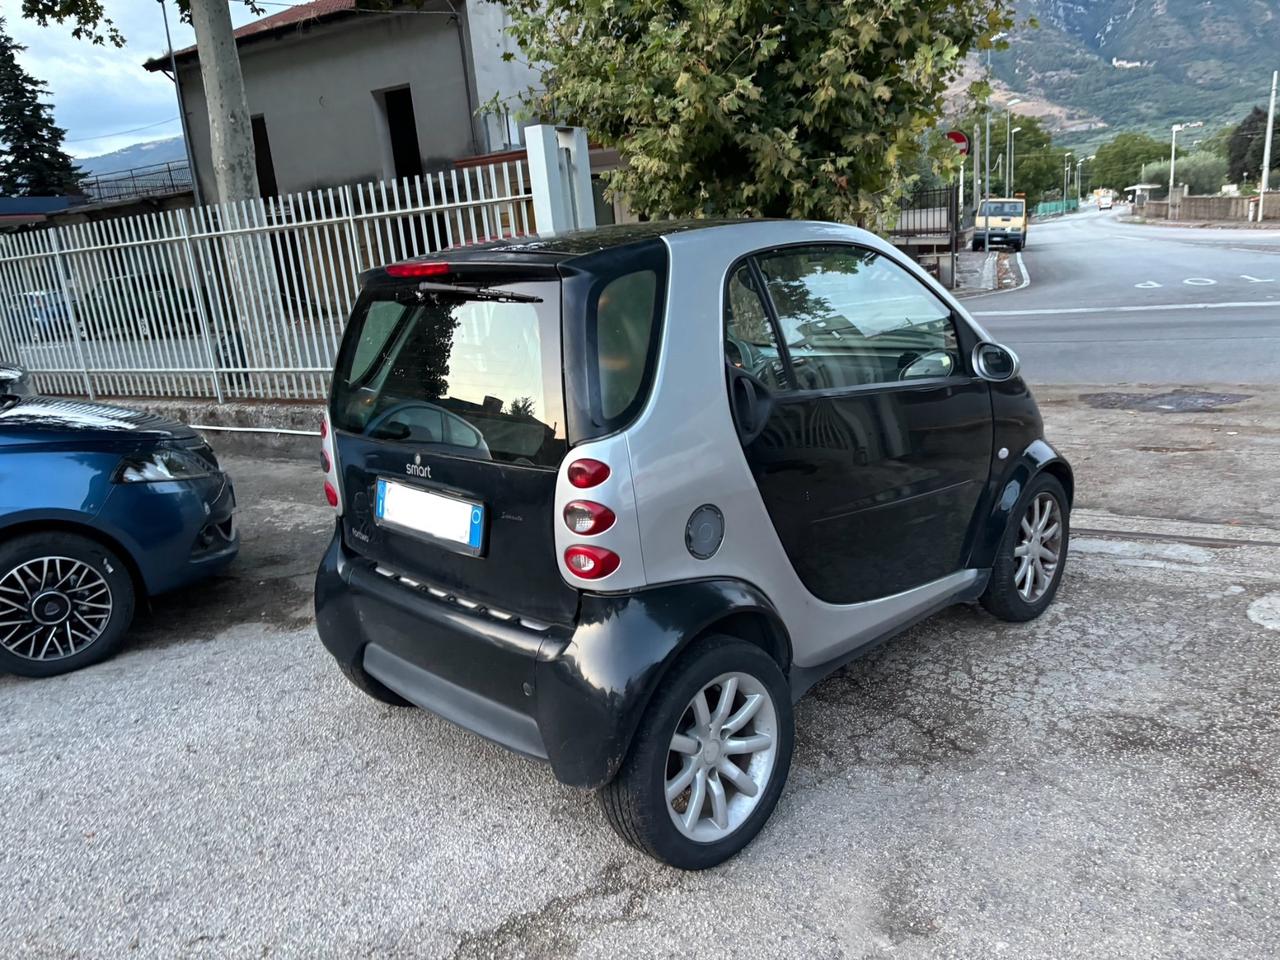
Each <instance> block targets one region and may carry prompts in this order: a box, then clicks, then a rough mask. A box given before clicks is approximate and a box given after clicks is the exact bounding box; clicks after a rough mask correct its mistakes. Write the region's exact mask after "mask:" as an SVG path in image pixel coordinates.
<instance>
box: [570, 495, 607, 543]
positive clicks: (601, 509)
mask: <svg viewBox="0 0 1280 960" xmlns="http://www.w3.org/2000/svg"><path fill="white" fill-rule="evenodd" d="M616 519H618V518H617V517H615V516H614V514H613V511H612V510H610V509H609V508H608V507H606V506H605V505H604V504H602V503H595V502H593V501H591V500H574V501H573V502H572V503H569V504H567V505H566V506H565V508H564V522H565V523H566V524H567V525H568V527H569V529H570V530H572V531H573V532H574V533H576V534H578V535H579V536H583V537H590V536H593V535H594V534H597V533H604V532H605V531H606V530H608V529H609V528H610V527H612V526H613V521H614V520H616Z"/></svg>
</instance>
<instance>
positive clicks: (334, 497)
mask: <svg viewBox="0 0 1280 960" xmlns="http://www.w3.org/2000/svg"><path fill="white" fill-rule="evenodd" d="M324 498H325V499H326V500H328V501H329V506H331V507H336V506H337V505H338V491H337V490H335V489H334V486H333V484H332V483H330V482H329V481H328V480H326V481H325V482H324Z"/></svg>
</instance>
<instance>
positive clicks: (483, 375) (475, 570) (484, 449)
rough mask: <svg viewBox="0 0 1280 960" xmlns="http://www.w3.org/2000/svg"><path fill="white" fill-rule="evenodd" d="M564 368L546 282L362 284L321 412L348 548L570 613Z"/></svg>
mask: <svg viewBox="0 0 1280 960" xmlns="http://www.w3.org/2000/svg"><path fill="white" fill-rule="evenodd" d="M561 370H562V359H561V346H560V284H559V282H558V281H556V280H545V279H540V280H528V279H523V280H522V279H518V278H513V279H511V280H508V281H501V280H493V279H487V280H486V286H485V287H483V288H480V287H467V286H461V285H459V286H450V285H449V284H443V283H435V282H430V283H422V284H417V283H412V282H410V283H406V284H403V285H400V286H374V287H371V288H370V289H368V290H366V291H365V293H363V294H362V295H361V298H360V300H359V302H358V303H357V305H356V309H355V311H354V314H353V316H352V318H351V322H350V323H349V325H348V328H347V332H346V335H345V337H344V341H343V346H342V350H341V352H340V354H339V358H338V363H337V369H336V370H335V374H334V382H333V394H332V400H331V409H330V415H331V418H332V422H333V426H334V429H335V438H336V440H337V454H338V461H339V469H340V470H341V471H342V474H341V479H342V486H343V491H342V492H343V497H344V498H345V505H344V506H345V510H344V514H343V527H344V530H343V534H344V539H345V541H346V544H347V546H348V548H350V549H351V550H353V551H355V552H356V553H359V554H361V555H364V556H366V557H368V558H370V559H372V560H375V561H377V562H379V563H381V564H383V565H384V566H385V567H387V568H389V569H391V570H393V571H395V572H397V573H400V574H402V575H405V576H408V577H410V578H413V579H416V580H419V581H421V582H422V583H423V584H424V585H428V586H435V587H439V588H440V589H444V590H447V591H449V592H450V593H454V594H455V595H456V596H458V597H459V598H460V599H462V600H465V601H469V602H476V603H480V604H482V605H485V606H491V607H493V608H496V609H499V610H501V611H504V612H509V613H515V614H519V615H522V616H525V617H527V618H532V619H538V620H547V621H557V622H568V621H570V620H571V619H572V617H573V615H574V613H575V611H576V606H577V594H576V592H575V591H573V590H572V589H571V588H570V587H568V585H567V584H565V583H564V581H563V580H562V579H561V578H560V574H559V570H558V563H557V558H556V555H555V537H554V528H553V526H552V524H553V522H554V518H553V516H552V513H553V509H554V499H555V486H556V470H557V467H558V466H559V464H560V461H561V460H562V459H563V458H564V455H565V453H566V451H567V449H568V444H567V442H566V435H565V417H564V387H563V383H562V374H561ZM468 508H473V509H472V510H471V511H470V512H469V510H468Z"/></svg>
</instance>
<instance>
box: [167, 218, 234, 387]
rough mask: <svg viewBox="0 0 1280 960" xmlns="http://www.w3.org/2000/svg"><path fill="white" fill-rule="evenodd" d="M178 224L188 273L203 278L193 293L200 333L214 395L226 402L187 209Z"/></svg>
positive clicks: (194, 278)
mask: <svg viewBox="0 0 1280 960" xmlns="http://www.w3.org/2000/svg"><path fill="white" fill-rule="evenodd" d="M178 225H179V226H180V227H182V249H183V252H184V253H185V254H186V257H187V275H188V276H189V277H191V279H192V281H195V280H197V279H199V280H201V283H200V286H199V287H197V288H196V290H195V291H194V293H193V295H194V296H195V300H196V316H198V317H199V318H200V334H201V336H202V337H203V338H204V351H205V354H206V356H207V357H208V360H209V376H210V377H211V378H212V379H213V395H214V396H215V397H216V398H217V400H218V403H223V402H225V401H224V400H223V398H222V377H221V376H220V375H219V373H218V356H217V354H216V353H214V350H213V336H212V335H211V334H210V332H209V313H208V311H207V310H206V309H205V290H206V287H205V284H204V283H203V280H204V274H202V273H200V274H198V273H196V258H195V254H194V253H192V250H191V231H189V230H188V229H187V211H186V210H179V211H178Z"/></svg>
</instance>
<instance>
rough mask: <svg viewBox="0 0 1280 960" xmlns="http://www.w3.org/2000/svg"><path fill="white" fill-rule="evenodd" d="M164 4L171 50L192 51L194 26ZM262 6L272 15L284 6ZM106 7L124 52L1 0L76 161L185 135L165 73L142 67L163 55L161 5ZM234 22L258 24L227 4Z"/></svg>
mask: <svg viewBox="0 0 1280 960" xmlns="http://www.w3.org/2000/svg"><path fill="white" fill-rule="evenodd" d="M165 3H166V6H167V7H168V11H169V29H170V30H171V31H172V32H173V46H174V49H175V50H181V49H182V48H183V47H187V46H191V45H192V44H194V43H195V35H194V34H193V33H192V32H191V28H190V27H189V26H187V25H186V24H183V23H180V22H179V21H178V13H177V6H176V4H175V3H174V2H173V0H165ZM261 5H262V6H263V7H265V9H266V11H267V13H275V12H278V11H279V10H280V9H281V8H282V7H284V6H286V5H287V4H285V3H283V2H281V3H270V4H267V3H262V4H261ZM103 6H104V7H105V8H106V11H107V15H108V16H110V17H111V18H112V19H113V20H115V22H116V26H117V27H118V28H119V29H120V32H121V33H123V34H124V36H125V40H126V41H127V43H126V45H125V46H124V47H123V48H119V49H117V48H115V47H112V46H110V45H109V44H106V45H103V46H94V45H93V44H91V43H89V42H87V41H84V40H76V39H74V38H73V37H72V36H71V28H70V26H69V25H63V26H58V25H57V24H55V23H51V24H50V25H49V26H47V27H39V26H36V25H35V24H34V23H32V22H30V21H26V20H23V19H22V13H21V9H22V4H21V0H0V15H3V16H4V18H5V26H6V30H7V31H8V33H9V35H10V36H11V37H13V39H14V40H16V41H17V42H18V43H21V44H25V45H26V47H27V50H26V52H25V53H22V54H19V56H18V59H19V61H20V62H21V64H22V66H23V68H24V69H25V70H26V71H27V73H29V74H31V75H32V76H34V77H36V78H37V79H39V80H43V81H45V83H47V84H48V85H49V100H50V102H51V103H52V104H53V115H54V119H55V121H56V122H57V124H58V126H60V127H62V128H63V129H64V130H66V131H67V139H66V141H65V142H64V144H63V149H64V150H66V152H67V153H69V154H71V155H72V156H73V157H92V156H97V155H98V154H101V153H109V152H110V151H112V150H118V149H120V148H121V147H127V146H129V144H132V143H140V142H142V141H145V140H161V139H165V138H167V137H176V136H178V135H179V134H181V133H182V125H181V123H179V121H178V104H177V98H176V96H175V95H174V90H173V83H172V82H171V81H170V80H169V78H168V77H166V76H165V75H164V74H163V73H147V71H145V70H143V69H142V63H143V61H145V60H149V59H151V58H152V57H156V56H160V55H161V54H163V53H165V52H166V49H167V48H166V46H165V39H164V21H163V20H162V19H161V11H160V4H159V2H157V0H103ZM231 19H232V22H233V23H234V24H235V25H236V26H240V25H241V24H244V23H248V22H249V21H251V20H255V19H257V18H256V17H255V16H254V14H252V13H250V12H249V10H248V9H247V8H246V7H245V6H244V5H243V4H242V3H239V2H237V0H231Z"/></svg>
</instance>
